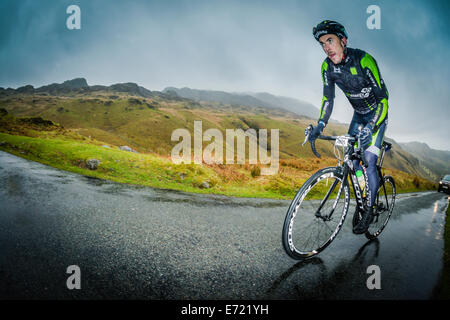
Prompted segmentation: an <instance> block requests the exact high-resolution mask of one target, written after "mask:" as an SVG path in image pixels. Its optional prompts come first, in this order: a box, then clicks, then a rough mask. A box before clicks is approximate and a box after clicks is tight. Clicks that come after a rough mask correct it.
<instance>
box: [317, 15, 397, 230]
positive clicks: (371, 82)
mask: <svg viewBox="0 0 450 320" xmlns="http://www.w3.org/2000/svg"><path fill="white" fill-rule="evenodd" d="M313 35H314V38H315V39H316V40H317V41H318V42H319V43H320V44H321V46H322V49H323V50H324V52H325V54H326V55H327V58H326V59H325V60H324V62H323V63H322V71H321V73H322V81H323V98H322V105H321V108H320V116H319V120H318V123H317V126H315V127H314V128H313V130H312V133H311V135H310V141H312V140H315V139H317V137H318V136H319V135H320V134H321V133H322V131H323V129H324V128H325V127H326V125H327V123H328V120H329V119H330V116H331V112H332V111H333V100H334V92H335V84H336V85H337V86H338V87H339V88H340V89H341V90H342V91H343V92H344V94H345V95H346V96H347V98H348V100H349V102H350V104H351V105H352V107H353V109H354V114H353V118H352V121H351V123H350V127H349V129H348V133H349V134H350V135H351V136H359V138H360V139H361V140H360V141H361V147H362V148H363V150H364V155H365V158H366V161H367V163H368V167H367V170H366V172H367V176H368V186H366V188H367V189H366V190H367V192H366V194H367V203H368V210H366V212H363V213H362V219H361V220H360V222H359V223H358V224H357V225H356V226H355V227H354V228H353V232H354V233H356V234H361V233H365V232H366V231H367V229H368V227H369V224H370V223H371V220H372V218H373V215H372V213H373V210H374V203H375V197H376V194H377V190H378V186H379V178H378V173H377V169H376V164H377V159H378V157H379V155H380V148H381V144H382V143H383V140H384V133H385V130H386V126H387V122H388V121H387V119H388V96H389V94H388V90H387V89H386V85H385V84H384V81H383V78H382V77H381V73H380V70H379V69H378V66H377V63H376V61H375V59H374V58H373V57H372V56H371V55H370V54H368V53H367V52H364V51H362V50H359V49H352V48H348V47H347V39H348V35H347V32H346V30H345V28H344V26H343V25H341V24H340V23H338V22H335V21H331V20H325V21H322V22H320V23H319V24H318V25H317V26H316V27H314V28H313ZM360 125H362V126H363V129H362V130H361V131H360V132H358V127H359V126H360ZM353 165H354V166H355V169H356V175H357V176H358V177H359V176H361V175H362V168H361V165H360V163H359V161H356V160H355V161H354V163H353Z"/></svg>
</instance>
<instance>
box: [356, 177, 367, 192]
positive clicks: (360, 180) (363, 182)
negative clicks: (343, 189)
mask: <svg viewBox="0 0 450 320" xmlns="http://www.w3.org/2000/svg"><path fill="white" fill-rule="evenodd" d="M356 178H358V184H359V187H360V188H361V194H362V196H363V197H365V195H366V179H365V178H364V174H363V172H362V170H356Z"/></svg>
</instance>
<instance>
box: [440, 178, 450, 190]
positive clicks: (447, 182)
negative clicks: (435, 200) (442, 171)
mask: <svg viewBox="0 0 450 320" xmlns="http://www.w3.org/2000/svg"><path fill="white" fill-rule="evenodd" d="M441 191H443V192H445V193H450V174H447V175H445V176H444V177H443V178H442V179H441V181H439V186H438V192H441Z"/></svg>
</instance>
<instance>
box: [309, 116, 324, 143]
mask: <svg viewBox="0 0 450 320" xmlns="http://www.w3.org/2000/svg"><path fill="white" fill-rule="evenodd" d="M324 128H325V123H324V122H323V121H319V123H318V124H317V126H315V127H313V129H312V131H311V134H310V135H309V138H308V140H309V142H312V141H314V140H316V139H317V138H318V137H319V136H320V134H321V133H322V131H323V129H324Z"/></svg>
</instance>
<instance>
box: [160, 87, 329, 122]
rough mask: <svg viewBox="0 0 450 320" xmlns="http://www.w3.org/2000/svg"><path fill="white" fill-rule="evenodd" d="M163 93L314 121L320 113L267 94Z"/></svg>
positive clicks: (187, 90)
mask: <svg viewBox="0 0 450 320" xmlns="http://www.w3.org/2000/svg"><path fill="white" fill-rule="evenodd" d="M163 92H164V93H168V92H172V93H176V94H177V95H178V96H180V97H183V98H187V99H192V100H195V101H198V102H200V101H205V102H219V103H223V104H236V105H245V106H253V107H256V106H257V107H265V108H271V109H278V110H286V111H290V112H293V113H296V114H298V115H301V116H304V117H308V118H311V119H313V120H316V119H317V117H318V115H319V113H320V110H319V109H318V108H316V107H315V106H314V105H312V104H310V103H308V102H305V101H300V100H297V99H294V98H288V97H281V96H275V95H272V94H270V93H267V92H258V93H252V92H244V93H229V92H224V91H214V90H198V89H190V88H186V87H184V88H181V89H179V88H174V87H167V88H165V89H164V90H163Z"/></svg>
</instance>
